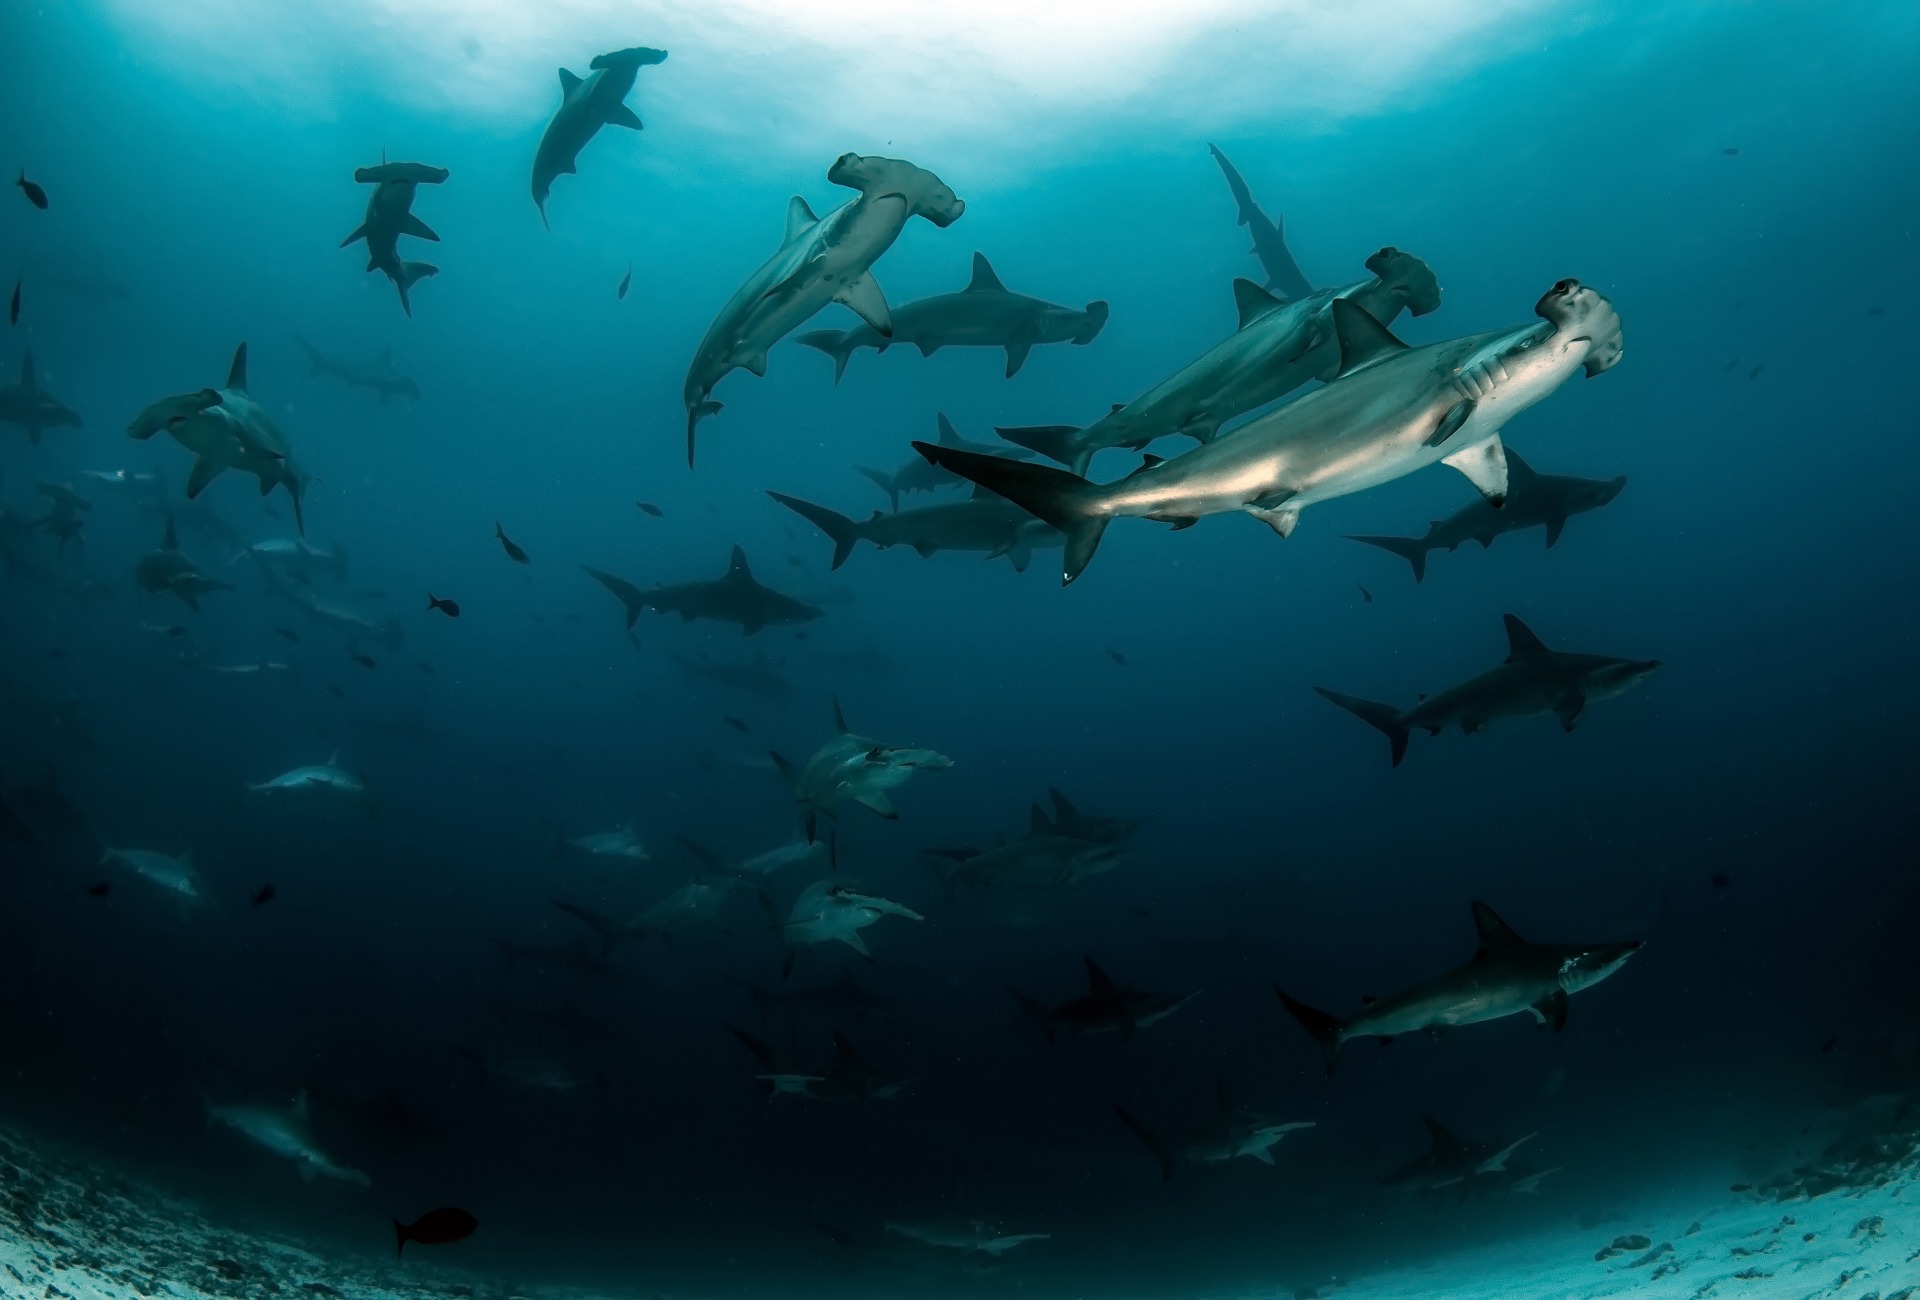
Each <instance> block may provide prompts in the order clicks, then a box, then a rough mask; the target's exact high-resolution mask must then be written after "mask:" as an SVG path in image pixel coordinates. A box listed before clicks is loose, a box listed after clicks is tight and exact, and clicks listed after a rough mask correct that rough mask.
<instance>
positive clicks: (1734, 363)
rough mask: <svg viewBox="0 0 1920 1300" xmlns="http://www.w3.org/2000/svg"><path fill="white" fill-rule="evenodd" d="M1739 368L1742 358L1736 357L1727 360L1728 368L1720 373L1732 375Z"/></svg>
mask: <svg viewBox="0 0 1920 1300" xmlns="http://www.w3.org/2000/svg"><path fill="white" fill-rule="evenodd" d="M1739 368H1740V358H1739V357H1735V358H1734V359H1733V360H1731V361H1729V362H1727V368H1726V369H1725V370H1722V371H1721V372H1720V373H1721V374H1723V375H1730V374H1732V373H1733V372H1734V371H1736V370H1738V369H1739Z"/></svg>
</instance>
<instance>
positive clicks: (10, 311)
mask: <svg viewBox="0 0 1920 1300" xmlns="http://www.w3.org/2000/svg"><path fill="white" fill-rule="evenodd" d="M19 323H20V282H19V281H18V280H15V281H14V282H13V302H12V303H11V304H9V305H8V307H7V324H9V325H18V324H19Z"/></svg>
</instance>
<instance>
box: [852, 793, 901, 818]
mask: <svg viewBox="0 0 1920 1300" xmlns="http://www.w3.org/2000/svg"><path fill="white" fill-rule="evenodd" d="M853 801H854V802H855V803H857V804H860V805H861V806H862V807H865V808H871V809H872V810H873V811H874V812H877V813H879V814H880V815H881V816H882V817H885V818H886V819H887V820H888V821H895V820H898V818H899V816H900V810H899V809H897V808H895V807H894V806H893V800H891V799H889V798H887V792H886V791H885V790H873V791H870V792H868V793H866V794H857V795H855V796H854V797H853Z"/></svg>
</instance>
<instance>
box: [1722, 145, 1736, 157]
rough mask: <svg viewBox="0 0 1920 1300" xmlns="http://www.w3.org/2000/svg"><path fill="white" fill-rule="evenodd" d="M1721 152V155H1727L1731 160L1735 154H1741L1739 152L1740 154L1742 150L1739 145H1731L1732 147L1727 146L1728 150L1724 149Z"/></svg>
mask: <svg viewBox="0 0 1920 1300" xmlns="http://www.w3.org/2000/svg"><path fill="white" fill-rule="evenodd" d="M1720 152H1721V153H1723V154H1725V155H1726V156H1727V157H1729V158H1731V157H1733V156H1734V155H1735V154H1737V153H1739V152H1740V148H1739V146H1738V145H1731V144H1730V145H1728V146H1727V147H1726V148H1724V149H1722V150H1721V151H1720Z"/></svg>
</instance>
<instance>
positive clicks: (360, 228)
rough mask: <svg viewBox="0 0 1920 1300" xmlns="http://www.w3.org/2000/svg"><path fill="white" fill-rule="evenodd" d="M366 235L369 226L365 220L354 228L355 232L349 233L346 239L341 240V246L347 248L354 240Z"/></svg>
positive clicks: (363, 237)
mask: <svg viewBox="0 0 1920 1300" xmlns="http://www.w3.org/2000/svg"><path fill="white" fill-rule="evenodd" d="M366 237H367V226H366V223H365V222H364V221H363V222H361V223H360V224H359V225H357V226H355V227H354V228H353V233H352V234H351V235H348V236H347V237H346V238H345V239H343V240H341V241H340V247H342V248H345V247H346V246H347V245H348V244H351V243H352V242H353V241H354V240H356V239H365V238H366Z"/></svg>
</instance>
